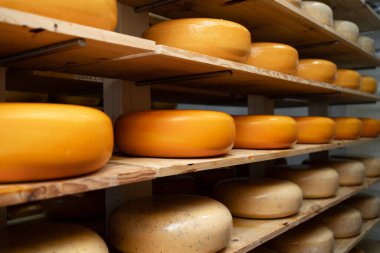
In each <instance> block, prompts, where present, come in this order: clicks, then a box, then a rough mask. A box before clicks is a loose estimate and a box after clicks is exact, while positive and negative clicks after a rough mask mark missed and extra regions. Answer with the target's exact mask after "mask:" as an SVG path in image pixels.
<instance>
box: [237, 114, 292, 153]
mask: <svg viewBox="0 0 380 253" xmlns="http://www.w3.org/2000/svg"><path fill="white" fill-rule="evenodd" d="M234 120H235V127H236V140H235V145H234V147H235V148H248V149H278V148H290V147H291V146H292V145H293V144H294V143H295V142H296V141H297V136H298V131H297V124H296V122H295V120H294V119H292V118H291V117H287V116H273V115H249V116H235V117H234Z"/></svg>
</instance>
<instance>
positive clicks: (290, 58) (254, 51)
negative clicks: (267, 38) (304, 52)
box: [246, 42, 298, 74]
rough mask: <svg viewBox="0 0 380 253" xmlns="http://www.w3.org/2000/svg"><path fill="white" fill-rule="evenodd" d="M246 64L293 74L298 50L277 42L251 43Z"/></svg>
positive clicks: (295, 69)
mask: <svg viewBox="0 0 380 253" xmlns="http://www.w3.org/2000/svg"><path fill="white" fill-rule="evenodd" d="M246 64H249V65H252V66H255V67H259V68H263V69H269V70H274V71H278V72H282V73H286V74H295V73H296V71H297V66H298V52H297V50H296V49H295V48H294V47H291V46H288V45H285V44H279V43H265V42H261V43H252V47H251V53H250V55H249V57H248V60H247V62H246Z"/></svg>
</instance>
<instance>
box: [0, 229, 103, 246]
mask: <svg viewBox="0 0 380 253" xmlns="http://www.w3.org/2000/svg"><path fill="white" fill-rule="evenodd" d="M1 239H2V242H3V243H2V244H1V248H0V252H2V253H30V252H38V253H51V252H54V253H78V252H91V253H108V248H107V246H106V244H105V242H104V241H103V240H102V238H101V237H100V236H99V235H97V234H96V233H95V232H93V231H91V230H89V229H87V228H84V227H81V226H78V225H72V224H63V223H47V222H46V223H45V222H44V223H28V224H22V225H13V226H8V227H7V231H6V233H4V235H2V238H1Z"/></svg>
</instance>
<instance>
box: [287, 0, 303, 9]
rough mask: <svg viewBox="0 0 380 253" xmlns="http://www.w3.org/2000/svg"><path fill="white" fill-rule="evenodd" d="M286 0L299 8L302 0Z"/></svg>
mask: <svg viewBox="0 0 380 253" xmlns="http://www.w3.org/2000/svg"><path fill="white" fill-rule="evenodd" d="M286 1H287V2H289V3H291V4H293V5H294V6H297V7H298V8H300V7H301V4H302V0H286Z"/></svg>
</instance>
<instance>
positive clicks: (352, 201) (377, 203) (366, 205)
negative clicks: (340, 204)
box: [344, 193, 380, 220]
mask: <svg viewBox="0 0 380 253" xmlns="http://www.w3.org/2000/svg"><path fill="white" fill-rule="evenodd" d="M344 205H346V206H350V207H352V208H355V209H357V210H359V211H360V213H361V215H362V218H363V219H366V220H368V219H374V218H377V217H379V214H380V199H379V198H377V197H375V196H373V195H370V194H365V193H360V194H357V195H355V196H353V197H351V198H349V199H348V200H346V201H345V202H344Z"/></svg>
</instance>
